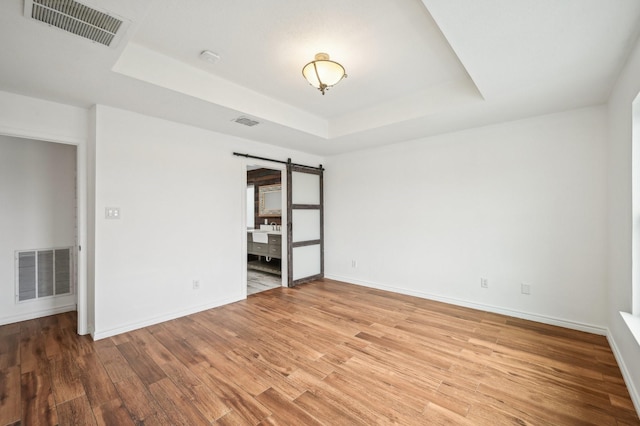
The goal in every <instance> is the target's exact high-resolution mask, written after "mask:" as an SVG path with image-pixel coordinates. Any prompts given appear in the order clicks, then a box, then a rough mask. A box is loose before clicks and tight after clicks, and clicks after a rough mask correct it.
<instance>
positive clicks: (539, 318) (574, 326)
mask: <svg viewBox="0 0 640 426" xmlns="http://www.w3.org/2000/svg"><path fill="white" fill-rule="evenodd" d="M325 278H328V279H331V280H336V281H342V282H345V283H349V284H356V285H361V286H363V287H369V288H375V289H378V290H385V291H390V292H393V293H400V294H405V295H407V296H415V297H420V298H422V299H429V300H434V301H436V302H443V303H448V304H451V305H456V306H464V307H465V308H472V309H478V310H480V311H486V312H492V313H494V314H502V315H507V316H510V317H514V318H520V319H526V320H530V321H535V322H539V323H543V324H549V325H557V326H559V327H564V328H569V329H571V330H578V331H585V332H587V333H592V334H598V335H601V336H606V335H607V328H606V327H602V326H597V325H593V324H585V323H581V322H576V321H570V320H566V319H562V318H555V317H550V316H546V315H538V314H533V313H530V312H522V311H515V310H511V309H508V308H502V307H499V306H492V305H485V304H482V303H476V302H471V301H468V300H462V299H456V298H451V297H445V296H438V295H435V294H430V293H424V292H420V291H415V290H409V289H405V288H401V287H391V286H387V285H383V284H378V283H374V282H370V281H363V280H354V279H352V278H348V277H341V276H339V275H325Z"/></svg>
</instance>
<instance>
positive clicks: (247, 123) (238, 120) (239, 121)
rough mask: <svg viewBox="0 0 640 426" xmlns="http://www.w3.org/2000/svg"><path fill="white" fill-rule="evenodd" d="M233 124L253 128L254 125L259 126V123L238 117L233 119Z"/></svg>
mask: <svg viewBox="0 0 640 426" xmlns="http://www.w3.org/2000/svg"><path fill="white" fill-rule="evenodd" d="M233 121H234V122H236V123H240V124H244V125H245V126H249V127H253V126H255V125H256V124H260V122H259V121H256V120H252V119H250V118H249V117H238V118H234V119H233Z"/></svg>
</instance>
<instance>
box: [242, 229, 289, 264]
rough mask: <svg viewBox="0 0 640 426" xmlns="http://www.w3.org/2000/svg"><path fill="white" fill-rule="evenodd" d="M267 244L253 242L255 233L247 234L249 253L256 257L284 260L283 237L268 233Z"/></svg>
mask: <svg viewBox="0 0 640 426" xmlns="http://www.w3.org/2000/svg"><path fill="white" fill-rule="evenodd" d="M267 238H268V242H267V243H257V242H254V241H253V232H248V233H247V253H249V254H255V255H256V256H266V257H271V258H274V259H281V258H282V235H281V234H273V233H270V232H268V233H267Z"/></svg>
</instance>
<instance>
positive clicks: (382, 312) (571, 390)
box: [0, 280, 640, 425]
mask: <svg viewBox="0 0 640 426" xmlns="http://www.w3.org/2000/svg"><path fill="white" fill-rule="evenodd" d="M75 321H76V318H75V314H73V313H68V314H61V315H56V316H51V317H46V318H41V319H38V320H32V321H26V322H22V323H17V324H11V325H6V326H2V327H0V425H18V424H22V425H41V424H42V425H55V424H60V425H71V424H79V425H90V424H100V425H102V424H105V425H134V424H145V425H156V424H159V425H206V424H218V425H258V424H260V425H275V424H280V425H372V424H402V425H425V424H429V425H432V424H433V425H440V424H442V425H445V424H447V425H450V424H452V425H588V424H592V425H640V420H639V419H638V416H637V414H636V412H635V411H634V407H633V404H632V402H631V400H630V398H629V394H628V392H627V389H626V387H625V385H624V382H623V380H622V377H621V374H620V370H619V368H618V366H617V365H616V361H615V359H614V357H613V355H612V352H611V349H610V348H609V346H608V344H607V341H606V339H605V338H604V337H602V336H596V335H592V334H588V333H582V332H577V331H572V330H567V329H563V328H558V327H553V326H548V325H543V324H538V323H533V322H529V321H524V320H520V319H515V318H510V317H506V316H501V315H496V314H490V313H486V312H480V311H475V310H471V309H466V308H461V307H456V306H451V305H446V304H442V303H437V302H432V301H428V300H423V299H418V298H413V297H409V296H403V295H398V294H393V293H387V292H383V291H378V290H372V289H367V288H363V287H358V286H354V285H348V284H343V283H339V282H335V281H330V280H324V281H317V282H313V283H309V284H306V285H303V286H300V287H298V288H296V289H287V288H277V289H273V290H269V291H266V292H263V293H260V294H256V295H253V296H250V297H249V298H248V299H247V300H246V301H242V302H238V303H234V304H231V305H227V306H223V307H220V308H217V309H212V310H209V311H205V312H201V313H198V314H194V315H190V316H188V317H184V318H180V319H177V320H174V321H169V322H165V323H162V324H158V325H154V326H151V327H146V328H143V329H140V330H136V331H133V332H130V333H126V334H122V335H119V336H115V337H112V338H109V339H104V340H101V341H98V342H92V341H91V339H90V338H89V337H87V336H77V335H76V334H75Z"/></svg>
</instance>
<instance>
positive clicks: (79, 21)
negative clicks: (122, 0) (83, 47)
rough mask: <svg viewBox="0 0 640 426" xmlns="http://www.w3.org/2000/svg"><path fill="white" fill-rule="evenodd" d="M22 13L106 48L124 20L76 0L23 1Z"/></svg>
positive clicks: (113, 42)
mask: <svg viewBox="0 0 640 426" xmlns="http://www.w3.org/2000/svg"><path fill="white" fill-rule="evenodd" d="M24 15H25V16H26V17H27V18H30V19H34V20H36V21H40V22H43V23H45V24H47V25H50V26H53V27H56V28H59V29H61V30H63V31H67V32H69V33H72V34H75V35H77V36H80V37H84V38H86V39H88V40H91V41H94V42H96V43H100V44H103V45H105V46H109V47H115V45H116V44H117V43H115V42H116V41H117V39H119V38H120V35H121V33H124V30H125V27H126V25H125V24H126V21H124V20H122V19H119V18H116V17H115V16H113V15H111V14H109V13H105V12H101V11H99V10H96V9H93V8H91V7H89V6H85V5H84V4H82V3H78V2H77V1H75V0H25V2H24Z"/></svg>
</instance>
